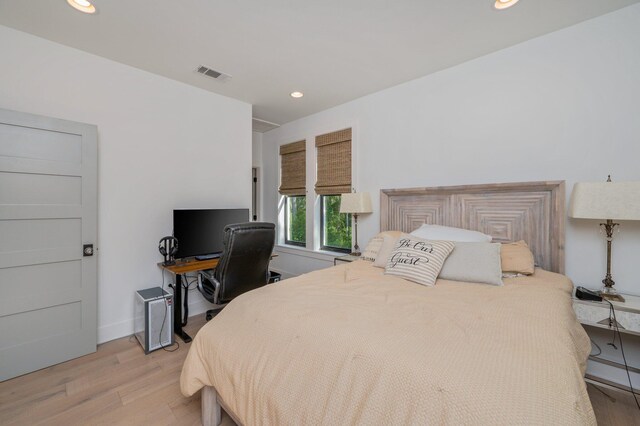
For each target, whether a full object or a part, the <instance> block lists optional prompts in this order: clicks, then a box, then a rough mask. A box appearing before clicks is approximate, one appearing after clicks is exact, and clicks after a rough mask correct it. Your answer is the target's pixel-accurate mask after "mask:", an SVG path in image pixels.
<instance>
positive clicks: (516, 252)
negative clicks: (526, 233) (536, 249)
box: [500, 240, 535, 275]
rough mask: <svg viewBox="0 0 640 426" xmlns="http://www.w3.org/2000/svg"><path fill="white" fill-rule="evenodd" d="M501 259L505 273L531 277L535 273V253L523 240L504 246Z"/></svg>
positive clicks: (501, 250)
mask: <svg viewBox="0 0 640 426" xmlns="http://www.w3.org/2000/svg"><path fill="white" fill-rule="evenodd" d="M500 257H501V258H502V271H503V272H510V273H515V274H523V275H531V274H533V272H534V271H535V260H534V258H533V253H532V252H531V250H530V249H529V246H528V245H527V243H526V242H524V241H523V240H520V241H518V242H516V243H504V244H502V247H501V249H500Z"/></svg>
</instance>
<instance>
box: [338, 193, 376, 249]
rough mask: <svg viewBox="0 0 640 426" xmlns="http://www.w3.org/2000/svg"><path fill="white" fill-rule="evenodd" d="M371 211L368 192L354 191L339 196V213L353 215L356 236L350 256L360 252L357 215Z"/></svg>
mask: <svg viewBox="0 0 640 426" xmlns="http://www.w3.org/2000/svg"><path fill="white" fill-rule="evenodd" d="M371 212H372V210H371V196H369V193H368V192H358V193H355V192H354V193H352V194H342V195H341V196H340V213H351V214H352V215H353V222H354V228H355V232H356V237H355V245H354V246H353V251H352V252H351V255H352V256H360V254H361V253H360V247H358V215H359V214H365V213H371Z"/></svg>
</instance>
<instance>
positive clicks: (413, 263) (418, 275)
mask: <svg viewBox="0 0 640 426" xmlns="http://www.w3.org/2000/svg"><path fill="white" fill-rule="evenodd" d="M454 247H455V244H454V243H453V242H451V241H430V240H423V239H420V238H416V237H413V236H411V235H406V234H404V235H402V236H401V237H400V239H399V240H398V242H397V243H396V245H395V248H394V250H393V251H392V252H391V256H389V259H388V260H387V267H386V268H385V274H389V275H397V276H399V277H402V278H405V279H407V280H409V281H413V282H416V283H418V284H422V285H428V286H432V285H434V284H435V282H436V278H437V277H438V273H439V272H440V268H442V264H443V263H444V261H445V260H446V259H447V256H449V253H451V251H452V250H453V248H454Z"/></svg>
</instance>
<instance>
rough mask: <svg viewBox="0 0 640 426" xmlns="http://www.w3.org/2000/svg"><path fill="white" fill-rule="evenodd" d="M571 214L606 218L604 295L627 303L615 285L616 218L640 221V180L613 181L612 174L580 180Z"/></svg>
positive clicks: (571, 215)
mask: <svg viewBox="0 0 640 426" xmlns="http://www.w3.org/2000/svg"><path fill="white" fill-rule="evenodd" d="M569 217H572V218H576V219H600V220H606V222H604V223H601V224H600V226H602V227H603V228H604V231H605V235H606V238H607V274H606V276H605V277H604V279H603V280H602V283H603V284H604V287H603V289H602V291H601V296H602V297H604V298H606V299H609V300H617V301H620V302H624V298H623V297H622V296H620V295H619V294H618V293H617V292H616V290H615V289H614V288H613V285H614V284H615V281H613V279H612V278H611V241H612V240H613V230H614V228H615V227H616V226H618V225H619V223H615V222H614V220H640V182H611V176H609V177H608V179H607V181H606V182H598V183H592V182H583V183H576V184H575V185H574V187H573V193H572V194H571V204H570V207H569Z"/></svg>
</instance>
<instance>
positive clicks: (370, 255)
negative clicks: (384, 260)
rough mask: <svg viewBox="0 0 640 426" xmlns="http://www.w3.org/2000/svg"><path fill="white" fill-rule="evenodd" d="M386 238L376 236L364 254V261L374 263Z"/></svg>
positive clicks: (370, 241)
mask: <svg viewBox="0 0 640 426" xmlns="http://www.w3.org/2000/svg"><path fill="white" fill-rule="evenodd" d="M383 241H384V238H382V237H380V236H378V235H376V236H375V237H373V238H372V239H371V240H369V244H367V248H365V249H364V251H363V252H362V257H361V259H362V260H368V261H370V262H373V261H375V260H376V257H378V252H379V251H380V247H382V242H383Z"/></svg>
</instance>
